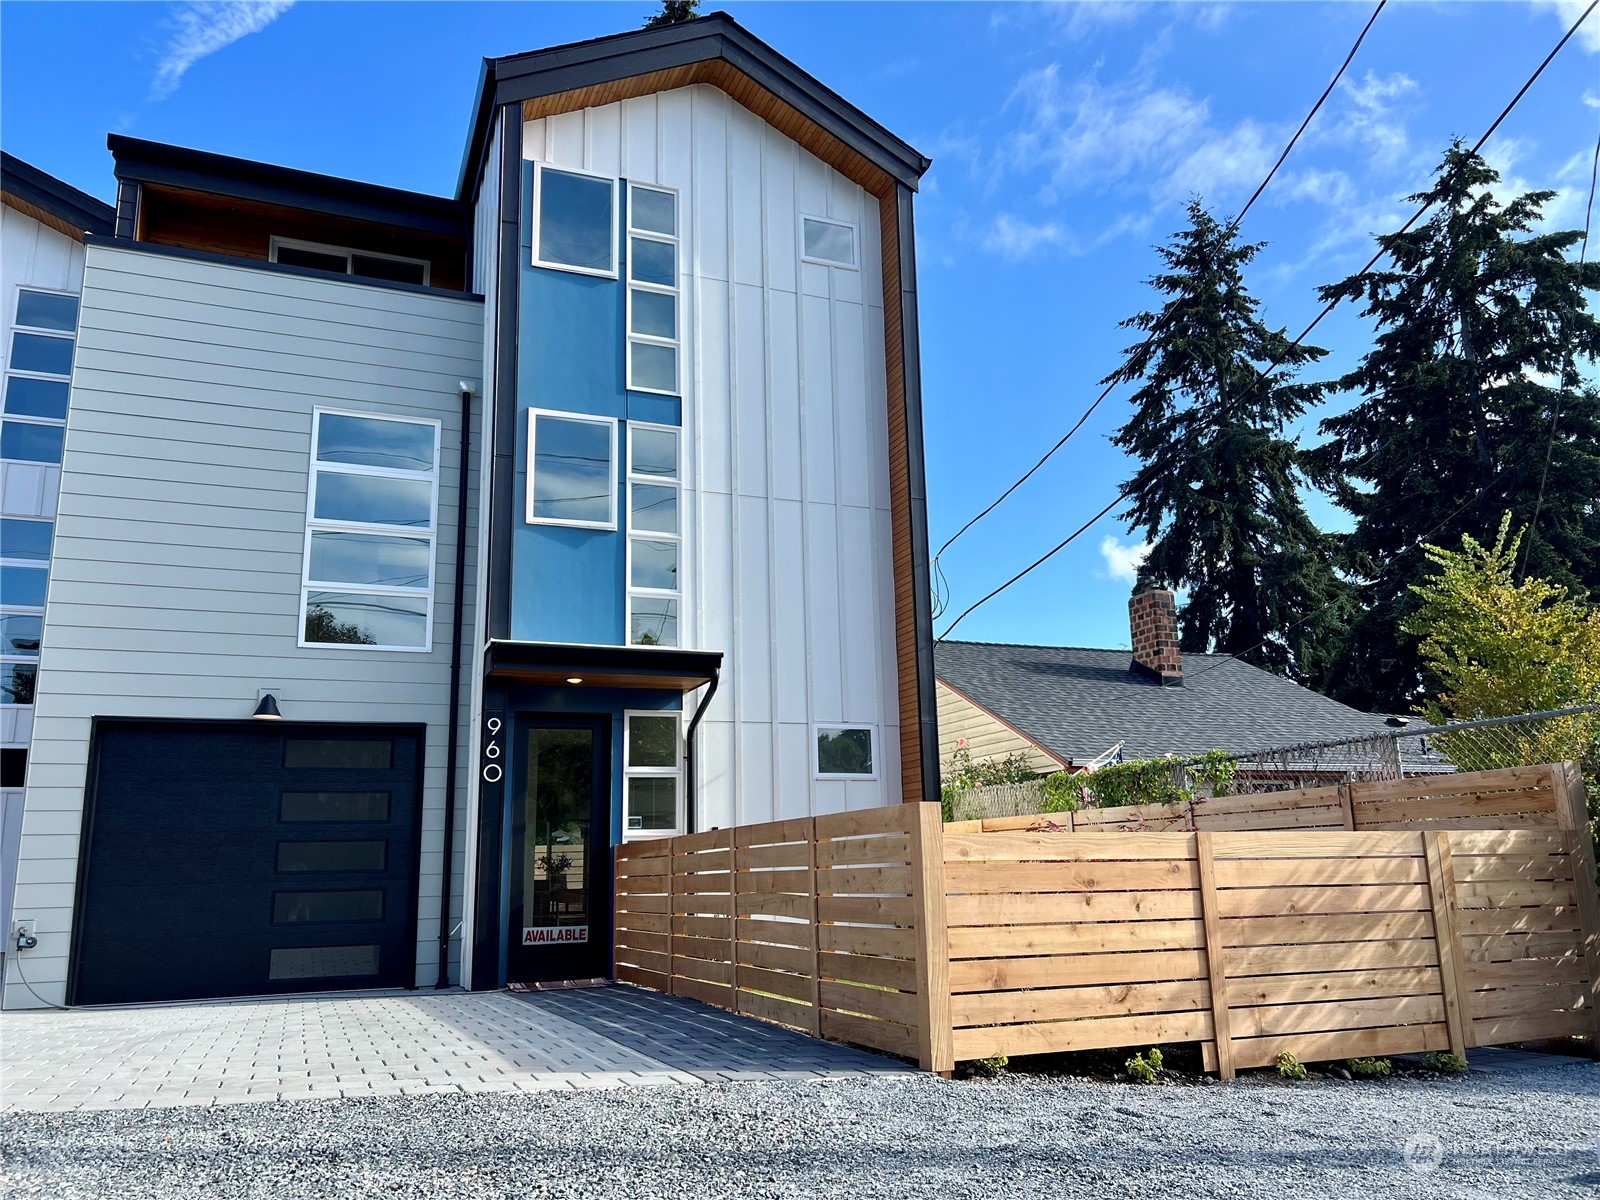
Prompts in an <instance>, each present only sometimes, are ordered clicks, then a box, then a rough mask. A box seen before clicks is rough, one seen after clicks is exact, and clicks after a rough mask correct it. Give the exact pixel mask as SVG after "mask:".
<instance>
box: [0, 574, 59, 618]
mask: <svg viewBox="0 0 1600 1200" xmlns="http://www.w3.org/2000/svg"><path fill="white" fill-rule="evenodd" d="M48 581H49V576H48V575H47V574H46V572H45V570H44V568H43V567H10V566H0V596H4V597H5V603H6V605H7V607H11V608H43V607H44V594H45V588H46V586H47V584H48Z"/></svg>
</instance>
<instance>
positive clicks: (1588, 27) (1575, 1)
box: [1533, 0, 1600, 54]
mask: <svg viewBox="0 0 1600 1200" xmlns="http://www.w3.org/2000/svg"><path fill="white" fill-rule="evenodd" d="M1533 7H1534V8H1535V9H1536V10H1538V9H1550V10H1553V11H1554V13H1555V15H1556V17H1557V19H1558V20H1560V22H1561V28H1562V30H1563V31H1565V30H1567V29H1571V28H1572V25H1573V22H1575V21H1576V20H1577V19H1578V17H1579V16H1580V15H1582V13H1583V10H1584V9H1586V8H1588V7H1589V4H1588V0H1533ZM1573 40H1574V41H1576V42H1577V43H1578V44H1579V45H1580V46H1582V47H1583V48H1584V49H1585V50H1587V51H1589V53H1591V54H1600V14H1596V15H1594V16H1591V17H1590V18H1589V19H1588V20H1587V21H1585V22H1584V23H1583V25H1582V26H1581V27H1580V28H1579V30H1578V32H1577V34H1576V35H1575V36H1574V38H1573Z"/></svg>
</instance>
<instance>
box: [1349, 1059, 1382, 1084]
mask: <svg viewBox="0 0 1600 1200" xmlns="http://www.w3.org/2000/svg"><path fill="white" fill-rule="evenodd" d="M1345 1066H1346V1067H1347V1068H1348V1069H1349V1071H1350V1074H1352V1075H1354V1076H1355V1077H1356V1078H1357V1079H1382V1078H1383V1077H1384V1076H1386V1075H1388V1074H1389V1060H1388V1059H1387V1058H1352V1059H1350V1060H1349V1061H1348V1062H1346V1063H1345Z"/></svg>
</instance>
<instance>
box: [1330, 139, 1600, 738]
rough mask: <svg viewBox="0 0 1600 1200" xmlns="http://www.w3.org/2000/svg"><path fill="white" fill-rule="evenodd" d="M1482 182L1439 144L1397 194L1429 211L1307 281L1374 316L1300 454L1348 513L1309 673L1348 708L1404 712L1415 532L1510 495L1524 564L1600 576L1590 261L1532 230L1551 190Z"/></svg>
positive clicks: (1412, 670) (1423, 535)
mask: <svg viewBox="0 0 1600 1200" xmlns="http://www.w3.org/2000/svg"><path fill="white" fill-rule="evenodd" d="M1499 182H1500V178H1499V176H1498V175H1497V174H1496V172H1495V171H1494V170H1493V168H1491V167H1490V166H1489V165H1488V164H1487V163H1485V162H1484V161H1483V159H1482V158H1481V157H1479V156H1478V155H1476V154H1474V153H1472V152H1471V151H1470V150H1467V149H1464V148H1463V147H1462V146H1461V144H1460V143H1459V142H1458V143H1456V144H1455V145H1453V146H1451V148H1450V149H1449V151H1448V152H1447V153H1446V154H1445V156H1444V160H1443V162H1442V163H1441V164H1440V166H1439V171H1438V176H1437V178H1436V179H1435V182H1434V184H1433V186H1432V187H1431V188H1430V189H1429V190H1428V191H1426V192H1422V193H1419V194H1417V195H1415V196H1412V197H1410V199H1411V200H1413V201H1416V202H1418V203H1422V202H1427V203H1429V204H1431V205H1432V206H1433V207H1432V209H1431V210H1430V211H1431V213H1432V215H1431V216H1430V217H1429V218H1428V219H1427V220H1426V221H1425V222H1423V223H1422V224H1419V225H1418V226H1417V227H1416V228H1415V229H1412V230H1410V231H1408V232H1405V233H1392V234H1387V235H1383V236H1380V237H1379V238H1378V242H1379V244H1380V245H1381V246H1382V247H1383V249H1384V251H1385V253H1386V255H1387V259H1388V261H1389V263H1391V264H1392V265H1390V266H1388V267H1385V268H1382V269H1374V270H1371V271H1365V272H1362V273H1360V274H1357V275H1352V276H1350V277H1349V278H1348V279H1346V280H1344V281H1343V282H1341V283H1336V284H1333V285H1331V286H1328V287H1324V288H1322V289H1321V292H1322V297H1323V299H1324V300H1345V299H1350V300H1359V301H1361V302H1363V303H1364V305H1365V308H1364V309H1363V312H1364V315H1366V316H1367V317H1369V318H1371V319H1373V320H1374V321H1375V323H1376V325H1377V328H1378V333H1377V337H1376V340H1375V343H1374V345H1373V348H1372V350H1371V351H1369V352H1368V353H1367V355H1366V356H1365V357H1364V358H1363V359H1362V360H1361V362H1360V364H1359V365H1358V366H1357V367H1356V368H1355V369H1354V370H1353V371H1350V372H1349V373H1347V374H1346V375H1344V376H1342V377H1340V378H1339V379H1337V380H1335V381H1334V383H1333V384H1332V386H1333V388H1335V389H1337V390H1338V391H1341V392H1350V393H1355V394H1356V395H1357V396H1358V397H1359V399H1358V400H1357V402H1356V404H1355V405H1354V406H1353V407H1351V408H1350V409H1349V410H1347V411H1346V412H1343V413H1340V414H1339V415H1337V416H1333V417H1329V418H1327V419H1326V420H1324V421H1323V422H1322V424H1321V429H1322V432H1323V433H1324V434H1325V435H1326V436H1327V441H1326V442H1325V444H1323V445H1321V446H1319V447H1317V448H1316V449H1315V450H1313V451H1311V452H1310V453H1309V454H1308V455H1307V460H1308V462H1309V463H1310V465H1311V467H1312V473H1313V475H1314V477H1315V478H1316V480H1317V482H1319V483H1320V484H1322V485H1324V486H1326V487H1327V488H1328V489H1329V490H1330V491H1331V492H1332V494H1333V497H1334V499H1335V500H1336V501H1337V502H1338V503H1339V504H1340V505H1341V506H1342V507H1343V508H1345V509H1347V510H1348V511H1349V512H1350V513H1352V514H1353V515H1354V517H1355V520H1356V524H1355V530H1354V532H1353V533H1351V534H1350V535H1349V536H1348V537H1347V538H1346V539H1345V540H1344V544H1343V550H1344V564H1345V567H1346V569H1347V570H1348V571H1349V572H1350V573H1351V574H1352V575H1353V576H1354V577H1355V578H1356V579H1357V580H1358V581H1359V583H1360V585H1361V586H1360V593H1361V604H1360V606H1359V608H1358V609H1357V614H1356V616H1355V618H1354V620H1353V622H1352V624H1351V628H1350V632H1349V636H1348V639H1347V641H1346V646H1345V650H1344V652H1343V653H1342V654H1341V655H1339V656H1338V657H1337V658H1336V659H1335V661H1334V662H1333V664H1332V666H1331V669H1329V670H1327V671H1326V672H1325V673H1324V675H1323V676H1322V677H1321V679H1320V680H1319V684H1320V686H1322V687H1323V688H1324V689H1325V690H1327V691H1328V692H1330V693H1331V694H1333V695H1335V696H1337V697H1338V698H1339V699H1341V700H1344V701H1345V702H1347V703H1349V704H1353V705H1355V706H1356V707H1358V708H1366V709H1375V710H1380V711H1396V712H1398V711H1404V710H1407V709H1409V708H1411V707H1412V706H1413V705H1414V704H1415V703H1416V702H1417V700H1418V699H1419V698H1420V696H1421V693H1422V682H1423V679H1422V671H1423V665H1424V660H1423V658H1422V655H1421V654H1420V650H1419V643H1418V637H1419V635H1417V634H1414V633H1408V632H1407V629H1408V628H1409V627H1410V626H1411V625H1412V623H1413V618H1414V616H1415V614H1416V611H1417V607H1418V605H1419V604H1420V602H1421V601H1420V599H1419V596H1418V594H1417V593H1416V592H1415V590H1414V588H1413V585H1415V584H1418V583H1420V582H1421V581H1422V579H1423V577H1424V576H1425V575H1426V574H1427V571H1428V556H1427V552H1426V551H1425V550H1424V549H1423V547H1422V543H1423V542H1424V541H1425V540H1433V541H1435V542H1436V543H1437V544H1439V545H1454V544H1456V543H1457V542H1458V541H1459V540H1460V538H1461V537H1462V536H1463V535H1464V534H1467V533H1469V532H1471V531H1472V530H1474V529H1479V528H1482V525H1483V522H1484V518H1485V515H1486V511H1487V512H1493V511H1495V509H1496V508H1509V509H1510V510H1511V512H1512V513H1513V514H1514V520H1515V522H1516V523H1517V524H1519V525H1529V526H1531V528H1530V531H1529V533H1528V536H1527V542H1526V544H1525V546H1524V550H1525V553H1526V559H1527V561H1526V562H1525V563H1523V564H1522V566H1523V569H1524V570H1526V571H1527V572H1529V573H1530V574H1533V575H1537V576H1543V577H1545V578H1548V579H1550V580H1551V581H1552V582H1554V583H1557V584H1564V585H1566V586H1568V587H1572V588H1575V589H1600V506H1597V505H1596V503H1595V497H1596V496H1600V390H1597V389H1596V388H1595V387H1594V386H1593V385H1592V384H1589V385H1586V384H1584V383H1583V381H1582V378H1581V376H1580V367H1581V365H1582V364H1583V363H1585V362H1589V363H1592V362H1593V360H1594V358H1595V356H1596V354H1597V353H1600V323H1597V322H1596V320H1595V318H1594V316H1593V315H1592V314H1591V313H1590V312H1589V310H1588V307H1587V302H1586V297H1585V291H1586V290H1592V289H1595V288H1600V264H1595V263H1589V264H1588V265H1585V266H1580V265H1579V264H1577V263H1575V262H1569V261H1567V259H1566V254H1567V252H1568V251H1570V250H1571V249H1572V248H1573V246H1574V245H1575V244H1576V243H1577V242H1578V240H1579V239H1580V238H1581V236H1582V235H1581V233H1579V232H1578V231H1577V230H1568V231H1563V232H1554V233H1535V232H1534V229H1535V227H1536V225H1537V224H1538V222H1539V220H1540V216H1541V213H1542V210H1543V207H1544V205H1545V204H1546V203H1548V202H1549V200H1550V198H1551V197H1552V196H1553V195H1554V194H1555V193H1553V192H1548V191H1540V192H1529V193H1526V194H1525V195H1521V196H1516V197H1513V198H1511V199H1510V200H1507V201H1505V202H1504V203H1502V201H1501V200H1500V199H1498V198H1497V197H1496V195H1495V193H1494V191H1493V188H1494V187H1495V185H1496V184H1498V183H1499ZM1491 506H1492V507H1491ZM1536 513H1537V517H1538V520H1537V523H1536V524H1534V517H1535V514H1536Z"/></svg>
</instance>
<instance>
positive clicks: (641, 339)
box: [623, 180, 683, 396]
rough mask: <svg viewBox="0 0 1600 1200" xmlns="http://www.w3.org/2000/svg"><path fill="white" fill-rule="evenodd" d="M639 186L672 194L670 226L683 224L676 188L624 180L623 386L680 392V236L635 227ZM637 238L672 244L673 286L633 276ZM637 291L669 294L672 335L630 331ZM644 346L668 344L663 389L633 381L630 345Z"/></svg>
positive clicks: (661, 393)
mask: <svg viewBox="0 0 1600 1200" xmlns="http://www.w3.org/2000/svg"><path fill="white" fill-rule="evenodd" d="M635 188H641V189H643V190H644V191H647V192H665V193H668V194H670V195H671V196H672V212H673V218H674V219H673V229H674V230H679V229H681V228H682V225H683V198H682V195H681V194H680V193H679V191H678V189H677V188H670V187H660V186H658V185H656V184H653V183H633V182H632V181H631V180H630V181H629V183H628V221H627V225H628V278H627V280H626V283H627V289H628V292H627V301H626V309H627V311H626V313H625V314H624V317H623V322H624V324H623V332H624V334H625V335H626V338H627V347H626V352H625V354H624V355H623V369H624V370H625V371H626V372H627V383H626V386H627V388H628V390H629V391H631V392H645V393H647V394H649V395H652V396H681V395H683V294H682V289H681V288H679V286H678V280H679V278H680V277H681V276H682V274H683V236H682V234H681V233H674V234H673V235H672V236H671V237H668V236H667V235H666V234H664V233H657V232H656V231H655V230H653V229H635V228H634V227H633V192H634V189H635ZM634 238H639V239H640V240H642V241H646V242H661V243H662V244H663V245H670V246H671V247H672V262H673V266H674V268H675V270H676V274H675V275H674V276H673V286H671V287H664V286H663V285H661V284H659V283H645V282H643V281H641V280H636V279H634V277H633V239H634ZM636 288H637V289H638V290H639V291H641V292H653V293H655V294H656V295H658V296H671V297H672V308H673V321H672V326H673V329H674V330H675V331H676V332H677V335H678V336H677V337H675V338H664V337H656V336H655V335H653V334H646V333H634V332H633V293H634V289H636ZM636 343H637V344H639V345H644V346H664V347H670V348H671V349H672V351H673V356H672V359H673V366H674V371H673V388H672V390H671V391H663V390H661V389H660V388H648V387H641V386H640V385H638V384H636V383H634V381H633V347H634V345H635V344H636Z"/></svg>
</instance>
